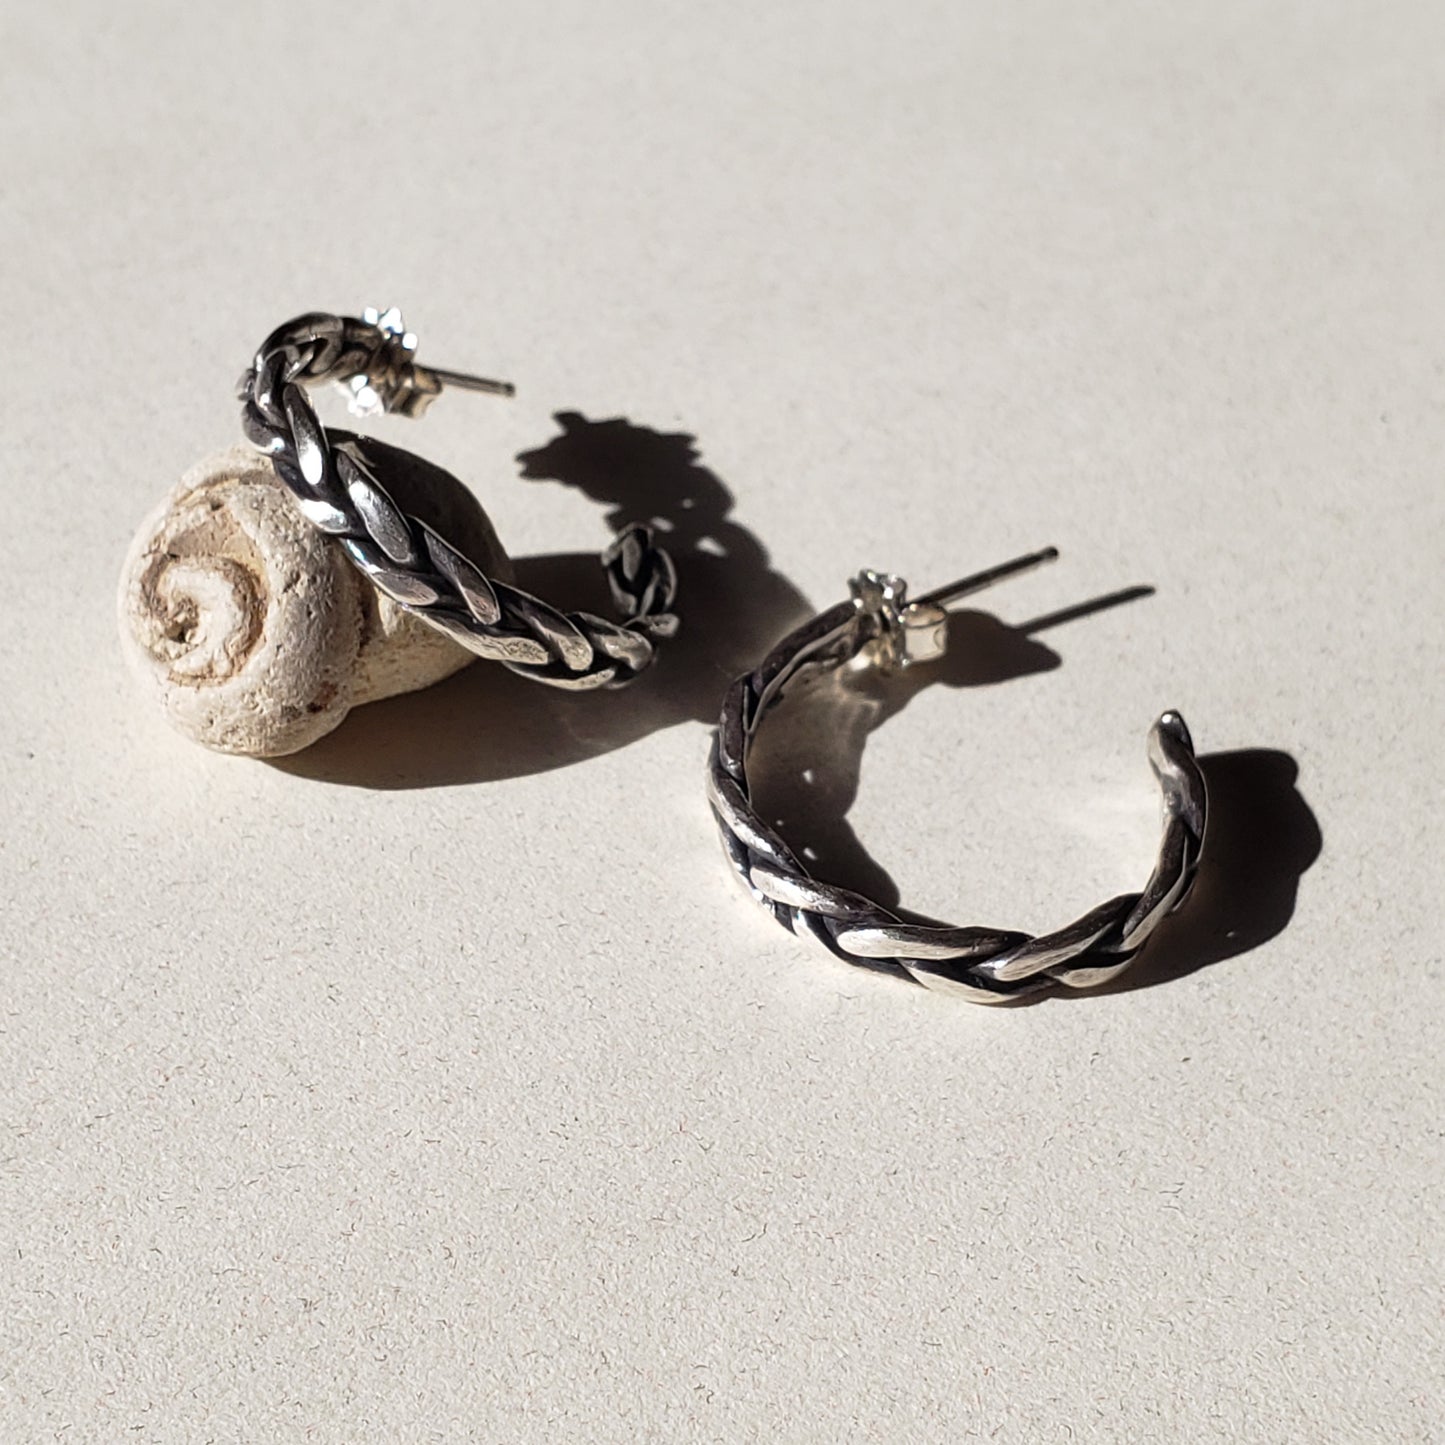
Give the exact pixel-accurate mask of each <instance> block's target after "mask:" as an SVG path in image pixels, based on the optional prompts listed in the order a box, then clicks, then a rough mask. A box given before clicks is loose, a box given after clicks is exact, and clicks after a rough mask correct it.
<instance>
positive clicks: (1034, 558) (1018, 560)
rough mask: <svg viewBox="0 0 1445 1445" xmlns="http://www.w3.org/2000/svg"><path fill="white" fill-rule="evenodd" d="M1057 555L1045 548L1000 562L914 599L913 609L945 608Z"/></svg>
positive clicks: (1056, 552)
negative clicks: (1009, 560) (995, 565)
mask: <svg viewBox="0 0 1445 1445" xmlns="http://www.w3.org/2000/svg"><path fill="white" fill-rule="evenodd" d="M1058 555H1059V549H1058V548H1057V547H1045V548H1044V549H1043V551H1041V552H1030V553H1029V554H1028V555H1027V556H1026V557H1015V558H1014V560H1013V561H1012V562H1000V563H999V565H998V566H997V567H990V568H989V569H988V570H987V571H986V572H975V573H974V575H973V576H972V577H964V578H963V579H962V580H960V581H958V582H950V583H949V584H948V585H947V586H946V587H938V588H935V589H934V590H933V591H932V592H927V593H925V594H924V595H923V596H922V597H918V598H915V599H914V601H913V604H912V605H913V606H914V607H946V606H947V605H948V604H949V603H950V602H957V601H958V600H959V598H961V597H967V596H968V595H969V593H971V592H982V591H983V589H984V588H985V587H992V586H993V584H994V583H995V582H1002V581H1003V579H1004V578H1005V577H1012V576H1014V575H1015V574H1017V573H1019V572H1031V571H1033V569H1034V568H1035V567H1042V566H1043V565H1044V563H1045V562H1052V561H1053V560H1054V559H1055V558H1056V557H1057V556H1058Z"/></svg>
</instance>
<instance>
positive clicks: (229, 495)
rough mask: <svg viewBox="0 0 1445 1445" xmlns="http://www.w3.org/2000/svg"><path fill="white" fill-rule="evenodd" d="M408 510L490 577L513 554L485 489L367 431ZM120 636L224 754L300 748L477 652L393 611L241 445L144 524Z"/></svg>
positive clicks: (168, 707)
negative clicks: (356, 711)
mask: <svg viewBox="0 0 1445 1445" xmlns="http://www.w3.org/2000/svg"><path fill="white" fill-rule="evenodd" d="M366 446H367V449H368V451H369V452H371V453H372V454H380V453H384V454H386V455H387V457H388V460H389V462H390V465H389V466H388V469H387V473H386V475H387V486H388V489H389V490H390V491H391V492H392V495H393V497H394V498H395V500H396V502H397V504H398V505H399V506H401V507H402V508H403V509H404V510H406V511H409V512H412V513H414V514H418V515H420V516H422V517H423V518H424V519H425V520H426V521H428V522H429V523H431V524H432V525H434V526H436V527H438V528H439V529H440V530H442V531H443V532H445V534H446V535H447V536H449V537H451V538H452V539H454V540H455V541H456V543H457V544H458V546H459V547H461V548H462V550H463V551H464V552H465V553H466V555H467V556H468V557H470V558H471V559H472V560H474V561H475V562H476V563H477V565H478V566H479V567H480V568H481V569H482V571H483V572H485V573H486V574H487V575H488V576H490V577H496V578H500V579H501V580H502V581H510V580H511V577H512V568H511V563H510V562H509V560H508V558H507V554H506V552H505V551H504V550H503V549H502V546H501V543H500V542H498V540H497V537H496V533H495V532H494V531H493V530H492V526H491V523H490V521H488V519H487V517H486V514H485V513H484V512H483V511H482V509H481V507H480V505H479V504H478V503H477V501H476V499H475V498H474V497H473V496H472V494H471V493H470V492H468V491H467V490H466V489H465V488H464V487H462V485H461V484H460V483H459V482H457V481H456V479H455V478H453V477H451V476H450V475H448V474H447V473H445V472H443V471H441V470H440V469H439V468H436V467H432V466H430V465H429V464H427V463H425V462H423V461H421V459H420V458H415V457H412V456H410V455H409V454H407V453H403V452H399V451H396V450H395V449H391V448H386V447H383V446H381V444H380V443H375V442H368V443H366ZM119 605H120V634H121V642H122V645H123V648H124V651H125V654H126V657H127V660H128V661H129V663H130V665H131V667H132V669H133V670H134V671H135V673H136V675H137V676H138V677H139V678H140V679H141V681H142V683H143V685H144V686H145V687H146V689H147V690H148V691H149V692H150V693H151V694H152V695H153V696H154V697H155V698H156V699H157V701H158V702H159V703H160V705H161V709H162V711H163V712H164V713H165V715H166V717H167V718H168V719H169V721H170V722H171V724H172V725H173V726H175V727H176V728H178V729H179V730H180V731H181V732H183V733H184V734H185V735H186V736H187V737H189V738H192V739H193V740H194V741H196V742H198V743H202V744H204V745H205V746H206V747H208V748H215V749H217V750H218V751H220V752H227V753H241V754H244V755H246V756H248V757H280V756H282V755H284V754H286V753H294V752H297V751H299V750H300V749H301V748H304V747H306V746H307V745H308V744H310V743H313V742H315V741H316V740H317V738H320V737H324V736H325V735H326V734H327V733H329V732H330V731H331V730H332V729H333V728H335V727H336V726H337V725H338V724H339V723H340V722H341V720H342V719H343V718H344V717H345V716H346V714H347V713H348V712H349V711H350V710H351V709H352V708H353V707H356V706H359V705H360V704H362V703H367V702H374V701H376V700H377V699H379V698H384V697H392V696H395V695H396V694H397V693H403V692H412V691H415V690H416V689H418V688H423V687H428V686H430V685H431V684H432V683H434V682H439V681H440V680H441V679H442V678H444V677H449V676H450V675H451V674H452V673H454V672H456V671H457V670H458V669H459V668H462V667H465V666H466V665H467V664H468V663H469V662H471V661H472V660H473V654H472V653H470V652H468V651H467V650H466V649H465V648H463V647H461V646H460V645H459V644H458V643H456V642H454V641H453V640H452V639H451V638H449V637H447V636H445V635H444V634H442V633H440V632H438V631H436V630H435V629H434V628H432V627H429V626H428V625H427V624H426V623H424V622H422V621H421V620H420V619H419V618H417V617H415V616H413V615H412V614H411V613H409V612H407V611H406V610H405V609H404V608H402V607H399V606H398V605H397V604H396V603H395V602H394V601H392V600H391V599H390V598H389V597H386V596H384V595H383V594H381V593H380V592H378V591H377V590H376V588H375V587H374V586H372V584H371V583H370V582H368V581H367V580H366V578H364V577H363V576H361V574H360V573H358V572H357V570H356V568H355V567H353V566H352V565H351V563H350V562H349V561H348V560H347V558H346V555H345V553H344V552H343V551H342V549H341V548H340V547H339V546H338V545H337V544H336V543H335V542H333V541H330V540H329V539H327V538H326V537H325V536H323V535H322V534H321V533H320V532H318V531H316V529H315V528H314V527H312V526H311V525H310V524H309V523H308V522H307V521H306V520H305V518H304V517H303V516H302V515H301V513H300V511H299V509H298V508H297V506H296V504H295V502H294V501H293V500H292V499H291V496H290V494H289V493H288V492H287V491H286V490H285V488H284V487H282V486H281V484H280V483H279V482H278V481H277V480H276V477H275V474H274V473H273V472H272V470H271V464H270V462H269V461H267V460H266V458H265V457H263V456H259V455H257V454H256V453H255V452H254V451H252V450H251V449H250V448H247V447H237V448H235V449H233V450H232V451H229V452H226V453H223V454H221V455H219V456H216V457H211V458H209V459H207V460H206V461H203V462H201V463H199V464H198V465H197V466H195V467H193V468H192V469H191V470H190V471H189V472H187V474H186V475H185V476H184V477H183V478H182V479H181V481H180V483H179V484H178V485H177V487H176V488H175V490H174V491H172V493H171V494H170V496H169V497H167V498H166V500H165V501H164V502H163V503H162V504H161V505H160V507H158V508H157V509H156V511H154V512H153V513H152V514H151V515H150V516H149V517H148V518H147V519H146V520H145V522H144V523H143V524H142V526H141V528H140V530H139V532H137V534H136V536H135V540H134V541H133V542H132V543H131V546H130V550H129V552H128V553H127V555H126V560H125V566H124V569H123V572H122V575H121V583H120V598H119Z"/></svg>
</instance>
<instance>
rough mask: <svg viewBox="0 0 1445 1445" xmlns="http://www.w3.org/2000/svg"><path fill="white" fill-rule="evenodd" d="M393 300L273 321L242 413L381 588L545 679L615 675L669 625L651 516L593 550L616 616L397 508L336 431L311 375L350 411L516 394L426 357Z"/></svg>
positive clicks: (619, 682)
mask: <svg viewBox="0 0 1445 1445" xmlns="http://www.w3.org/2000/svg"><path fill="white" fill-rule="evenodd" d="M415 351H416V337H415V336H414V335H412V333H411V332H409V331H407V330H406V327H405V325H404V323H403V322H402V319H401V313H400V312H399V311H397V310H396V308H395V307H392V308H391V309H390V310H387V311H376V310H370V309H368V310H367V311H365V312H363V314H362V315H361V316H360V317H359V318H358V317H349V316H332V315H329V314H326V313H323V312H313V313H310V314H308V315H306V316H298V317H296V318H295V320H293V321H288V322H287V323H286V324H285V325H284V326H282V327H279V328H278V329H277V330H276V331H273V332H272V333H271V335H270V336H269V337H267V338H266V340H265V342H264V343H262V346H261V349H260V350H259V351H258V352H257V353H256V359H255V362H254V363H253V364H252V366H251V369H250V370H249V371H248V372H247V373H246V374H245V376H243V377H242V378H241V384H240V396H241V403H242V411H241V421H242V426H243V427H244V428H245V432H246V436H247V437H248V438H249V439H250V441H251V442H252V444H253V445H254V446H256V447H258V448H259V449H260V450H261V451H263V452H264V453H266V455H267V456H269V457H270V458H271V462H272V465H273V466H274V468H275V471H276V475H277V477H278V478H280V480H281V481H282V482H283V483H285V485H286V486H287V487H288V488H289V489H290V491H291V493H292V495H293V496H294V497H295V499H296V502H297V505H298V507H299V508H300V510H301V514H302V515H303V516H304V517H305V518H306V520H307V521H309V522H310V523H311V524H312V526H314V527H316V528H317V529H318V530H320V531H322V532H325V533H326V534H327V535H328V536H332V537H335V538H336V540H337V541H338V542H339V543H340V544H341V545H342V547H343V548H344V549H345V551H346V554H347V555H348V556H349V557H350V559H351V561H352V562H353V563H354V564H355V565H356V567H357V568H358V569H359V570H360V571H361V572H362V573H364V574H365V575H366V576H367V577H368V578H369V579H370V580H371V582H372V583H373V585H374V586H376V587H377V588H378V589H379V590H380V591H382V592H384V593H385V594H386V595H387V596H388V597H390V598H392V599H393V600H394V601H395V602H396V603H398V604H399V605H400V606H402V607H405V608H407V609H408V610H410V611H412V612H414V613H415V614H416V615H417V616H418V617H420V618H422V619H423V620H424V621H425V622H428V623H429V624H430V625H431V626H433V627H435V628H436V629H437V630H438V631H440V632H443V633H445V634H446V635H447V636H449V637H451V638H453V639H455V640H456V641H457V642H459V643H460V644H461V645H462V646H463V647H467V648H469V649H470V650H471V651H473V652H475V653H477V654H478V655H479V656H481V657H487V658H491V659H492V660H493V661H495V662H500V663H501V664H502V665H503V666H504V667H508V668H510V669H511V670H512V671H513V672H516V673H520V674H521V675H522V676H523V677H530V678H532V679H534V680H535V681H537V682H545V683H549V684H550V685H551V686H553V687H564V688H576V689H580V688H597V687H621V686H623V685H625V684H626V683H629V682H631V681H632V679H633V678H635V677H636V676H637V675H638V674H639V673H640V672H642V671H643V670H644V669H646V668H647V667H648V665H649V664H650V663H651V662H652V660H653V657H654V655H655V651H656V643H657V642H658V641H660V640H661V639H662V638H666V637H671V636H673V635H674V634H675V633H676V632H677V626H678V621H677V615H676V614H675V613H674V612H673V610H672V607H673V602H674V599H675V597H676V593H677V574H676V572H675V570H674V568H673V564H672V559H671V558H670V557H669V556H668V554H667V553H666V552H665V551H664V550H663V549H662V548H661V547H658V546H657V545H655V543H654V542H653V536H652V529H651V528H650V527H645V526H631V527H628V528H627V529H626V530H625V531H623V532H622V533H621V535H619V536H618V538H617V539H616V541H615V542H613V544H612V545H611V546H610V547H609V548H608V549H607V551H606V552H604V553H603V554H602V565H603V567H604V568H605V569H606V571H607V580H608V583H609V585H610V587H611V590H612V598H613V601H614V602H615V603H616V605H617V608H618V610H619V611H620V612H621V613H622V615H623V617H624V619H625V620H624V621H623V622H620V623H618V622H609V621H608V620H607V619H606V618H603V617H597V616H594V615H593V614H592V613H590V612H571V613H566V612H559V611H558V610H557V609H556V608H554V607H551V606H549V605H548V604H547V603H545V602H543V601H541V600H540V599H539V598H536V597H533V596H531V595H529V594H528V593H526V592H520V591H518V590H517V589H516V588H515V587H510V586H508V585H507V584H506V583H504V582H500V581H497V580H496V579H493V578H489V577H487V576H485V575H484V574H483V573H482V571H481V570H480V569H479V568H478V567H477V566H476V565H475V564H474V563H472V562H471V561H469V560H468V559H467V558H466V557H464V556H463V555H462V554H461V553H460V552H458V551H457V550H456V549H455V548H454V547H453V546H452V545H451V544H450V543H449V542H447V540H446V539H445V538H444V537H441V536H438V534H437V533H436V532H435V531H433V530H432V529H431V528H430V527H428V526H427V525H426V523H424V522H422V521H420V520H419V519H418V518H416V517H413V516H409V515H408V514H407V513H405V512H403V511H402V510H401V509H400V508H399V507H398V506H397V505H396V503H395V502H393V501H392V499H391V496H390V495H389V493H388V492H387V490H386V487H385V485H384V484H383V481H382V479H381V478H380V477H378V476H377V474H376V471H375V469H374V467H373V465H372V464H371V463H370V462H369V461H368V459H367V456H366V444H365V442H364V441H343V442H333V441H332V440H331V438H330V436H329V435H328V434H327V431H326V429H325V428H324V427H323V426H322V425H321V422H320V419H319V418H318V417H317V415H316V411H315V409H314V408H313V406H312V405H311V400H310V398H309V397H308V396H307V394H306V388H308V387H310V386H315V385H318V384H320V383H322V382H337V383H338V384H339V385H340V386H341V387H342V388H343V389H344V390H345V391H346V393H347V395H348V397H349V398H350V405H351V410H352V411H353V413H355V414H356V415H358V416H369V415H372V414H374V413H376V412H378V411H387V412H398V413H400V414H401V415H402V416H412V417H415V416H420V415H421V414H422V413H423V412H424V411H425V410H426V408H427V407H428V406H429V405H430V404H431V402H432V401H433V400H435V398H436V397H437V396H438V395H439V394H440V393H441V391H442V389H443V388H444V387H457V388H461V389H464V390H469V391H482V392H488V393H491V394H492V395H496V396H511V395H512V387H511V385H510V384H509V383H507V382H502V381H487V380H485V379H483V378H481V377H475V376H467V375H465V374H463V373H461V372H455V371H444V370H442V369H440V368H438V367H427V366H421V365H420V364H418V362H417V361H416V359H415Z"/></svg>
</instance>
